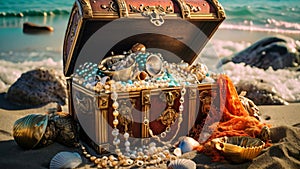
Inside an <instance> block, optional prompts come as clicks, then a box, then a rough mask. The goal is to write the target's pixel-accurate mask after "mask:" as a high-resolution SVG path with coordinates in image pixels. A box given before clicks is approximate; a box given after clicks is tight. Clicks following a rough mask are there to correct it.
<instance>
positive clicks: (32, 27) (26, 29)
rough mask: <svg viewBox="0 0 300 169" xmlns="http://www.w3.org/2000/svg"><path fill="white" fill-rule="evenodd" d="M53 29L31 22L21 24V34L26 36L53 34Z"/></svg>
mask: <svg viewBox="0 0 300 169" xmlns="http://www.w3.org/2000/svg"><path fill="white" fill-rule="evenodd" d="M53 31H54V28H53V27H51V26H40V25H37V24H34V23H31V22H25V23H23V33H27V34H41V33H50V32H53Z"/></svg>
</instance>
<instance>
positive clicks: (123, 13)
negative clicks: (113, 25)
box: [117, 0, 128, 18]
mask: <svg viewBox="0 0 300 169" xmlns="http://www.w3.org/2000/svg"><path fill="white" fill-rule="evenodd" d="M117 4H118V6H119V15H120V18H122V17H128V9H127V5H126V2H125V1H124V0H117Z"/></svg>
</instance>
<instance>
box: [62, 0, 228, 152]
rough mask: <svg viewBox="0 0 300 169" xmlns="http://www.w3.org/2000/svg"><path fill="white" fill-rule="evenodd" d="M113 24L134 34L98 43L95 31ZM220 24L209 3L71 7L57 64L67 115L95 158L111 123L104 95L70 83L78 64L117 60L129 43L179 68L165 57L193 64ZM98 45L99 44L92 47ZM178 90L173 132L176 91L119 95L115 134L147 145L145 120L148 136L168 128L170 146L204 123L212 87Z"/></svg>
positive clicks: (107, 1) (108, 142)
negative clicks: (66, 99) (158, 54)
mask: <svg viewBox="0 0 300 169" xmlns="http://www.w3.org/2000/svg"><path fill="white" fill-rule="evenodd" d="M118 19H121V20H120V22H117V24H116V25H117V26H120V24H124V25H126V26H124V27H125V28H119V27H118V28H115V27H113V28H110V30H111V29H113V30H112V31H113V32H114V31H115V32H119V31H123V30H124V29H125V30H127V29H128V30H130V31H129V33H132V32H134V33H135V34H132V35H131V34H130V36H125V37H123V35H120V36H117V35H115V36H113V35H107V36H103V37H102V36H101V37H99V36H97V34H99V30H100V29H102V30H103V29H104V31H105V27H106V26H110V25H109V24H112V25H113V26H114V24H113V22H112V21H115V20H118ZM224 19H225V14H224V11H223V9H222V7H221V6H220V4H219V3H218V2H217V1H216V0H198V1H196V0H185V1H182V0H174V1H171V0H170V1H168V0H164V1H161V0H153V1H134V0H126V1H125V0H115V1H111V0H90V1H89V0H77V1H76V3H75V4H74V7H73V9H72V13H71V16H70V20H69V24H68V28H67V31H66V35H65V43H64V52H63V61H64V73H65V76H66V77H67V78H68V91H69V109H70V112H71V113H72V115H73V117H74V118H75V119H76V120H78V122H79V124H80V126H81V128H82V131H83V134H84V135H85V136H83V137H85V138H86V139H87V140H89V141H91V143H92V145H93V147H94V148H95V149H96V150H97V151H98V152H99V153H101V152H104V151H106V150H109V149H110V147H111V146H112V141H113V137H112V135H111V133H112V129H113V120H114V116H113V115H112V112H113V108H112V106H111V105H112V103H113V101H112V99H111V93H110V92H101V91H100V92H99V91H98V92H96V91H94V90H92V88H87V87H86V86H85V85H83V84H84V83H82V82H80V81H78V79H77V80H75V79H74V78H73V74H74V73H75V70H76V69H77V68H78V67H79V66H80V64H82V63H86V62H92V63H99V62H101V60H102V59H104V58H106V57H108V56H109V55H110V52H111V51H113V52H115V53H118V54H121V53H122V52H123V51H128V50H129V49H130V48H131V46H132V45H134V44H135V43H143V44H145V45H146V46H147V48H151V49H152V50H151V52H161V53H162V55H163V57H164V59H165V60H166V61H169V62H176V61H178V59H177V60H176V59H173V58H172V57H171V56H170V54H169V53H168V52H171V53H172V54H174V55H176V56H179V59H181V60H183V61H185V62H187V63H189V64H192V63H193V61H194V60H195V58H196V57H197V56H198V54H199V53H200V51H201V50H202V48H203V47H204V46H205V44H206V43H207V41H208V40H209V39H210V38H211V36H212V35H213V33H214V32H215V31H216V29H217V28H218V26H219V25H220V23H221V22H222V21H223V20H224ZM185 22H188V23H191V24H192V25H193V26H195V28H198V29H199V30H200V32H202V34H201V35H198V34H197V32H196V33H195V32H193V31H190V30H194V27H193V26H192V27H193V28H191V29H189V28H186V29H185V26H184V25H183V26H182V23H185ZM128 25H129V26H128ZM171 28H174V29H171ZM114 29H116V30H114ZM136 29H139V30H138V31H135V30H136ZM108 30H109V29H108ZM140 30H143V31H140ZM139 31H140V32H139ZM197 31H198V30H197ZM190 32H192V33H190ZM107 33H108V34H109V33H111V32H109V31H108V32H107ZM116 34H117V33H116ZM101 35H102V34H101ZM195 35H197V36H196V37H195ZM203 35H204V36H205V37H204V38H203V37H202V36H203ZM120 37H121V39H118V38H120ZM122 38H123V39H122ZM97 41H99V44H97V45H95V42H97ZM103 42H105V43H103ZM102 47H103V48H102ZM157 49H158V50H157ZM96 50H99V57H97V56H90V55H92V54H93V53H94V51H96ZM90 51H93V52H90ZM165 51H167V52H165ZM87 55H88V56H89V57H86V56H87ZM185 88H186V94H185V95H184V100H185V102H184V103H183V106H184V110H183V112H182V115H183V121H182V123H181V124H180V126H179V125H178V117H177V116H176V115H177V114H178V112H179V106H180V103H179V99H180V97H181V94H180V92H181V90H182V87H181V86H175V87H165V88H157V89H141V90H137V91H130V92H118V103H119V111H120V112H121V113H120V114H121V115H120V116H119V117H118V118H119V122H120V123H119V125H118V128H119V130H120V132H121V133H123V132H124V130H126V131H127V132H129V134H130V137H131V138H133V139H134V138H149V137H150V135H149V130H148V128H147V126H145V125H144V124H143V120H144V118H145V117H146V118H147V119H149V121H150V124H149V127H150V128H151V129H152V131H153V134H154V135H160V134H161V133H163V132H165V131H166V128H167V126H169V127H170V131H168V133H167V135H166V137H164V140H169V139H171V138H172V139H174V138H173V137H174V135H175V137H176V138H178V137H179V136H183V135H187V134H188V133H189V130H190V129H191V128H192V127H193V125H194V124H195V121H196V119H197V118H198V120H199V118H202V117H205V114H206V113H207V112H205V111H207V109H209V106H210V103H209V102H207V101H205V99H206V100H209V98H210V96H211V92H213V90H214V84H211V83H206V84H198V85H187V86H186V87H185ZM168 98H172V99H168ZM168 112H172V113H168ZM178 127H179V129H178V133H177V128H178ZM144 140H145V141H146V142H147V141H149V140H148V139H143V141H144ZM174 140H176V139H174Z"/></svg>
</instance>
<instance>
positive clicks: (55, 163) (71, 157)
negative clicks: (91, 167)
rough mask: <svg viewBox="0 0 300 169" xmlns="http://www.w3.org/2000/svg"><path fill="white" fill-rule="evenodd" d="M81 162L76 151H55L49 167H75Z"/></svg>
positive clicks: (54, 168)
mask: <svg viewBox="0 0 300 169" xmlns="http://www.w3.org/2000/svg"><path fill="white" fill-rule="evenodd" d="M81 163H82V159H81V157H80V155H79V154H78V153H76V152H66V151H62V152H59V153H57V154H56V155H55V156H54V157H53V158H52V159H51V161H50V166H49V168H50V169H58V168H75V167H78V166H79V165H80V164H81Z"/></svg>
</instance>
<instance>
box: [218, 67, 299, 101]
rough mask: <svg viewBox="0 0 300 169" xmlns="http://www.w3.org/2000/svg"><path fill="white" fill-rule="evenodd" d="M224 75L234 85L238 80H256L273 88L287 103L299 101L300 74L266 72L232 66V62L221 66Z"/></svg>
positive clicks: (269, 70)
mask: <svg viewBox="0 0 300 169" xmlns="http://www.w3.org/2000/svg"><path fill="white" fill-rule="evenodd" d="M223 71H224V73H226V74H227V75H228V76H229V77H230V78H231V80H232V81H233V83H234V84H237V83H238V82H239V81H240V80H243V79H245V80H247V81H252V80H258V81H263V82H264V83H266V84H269V85H270V86H273V87H274V89H275V91H276V92H277V94H278V95H279V96H281V97H282V98H283V99H285V100H286V101H288V102H299V101H300V72H297V71H290V70H287V69H279V70H276V71H275V70H273V69H272V68H271V67H270V68H269V69H267V70H263V69H259V68H256V67H250V66H249V65H247V66H245V64H244V63H240V64H234V63H232V62H229V63H227V64H226V65H224V66H223Z"/></svg>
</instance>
